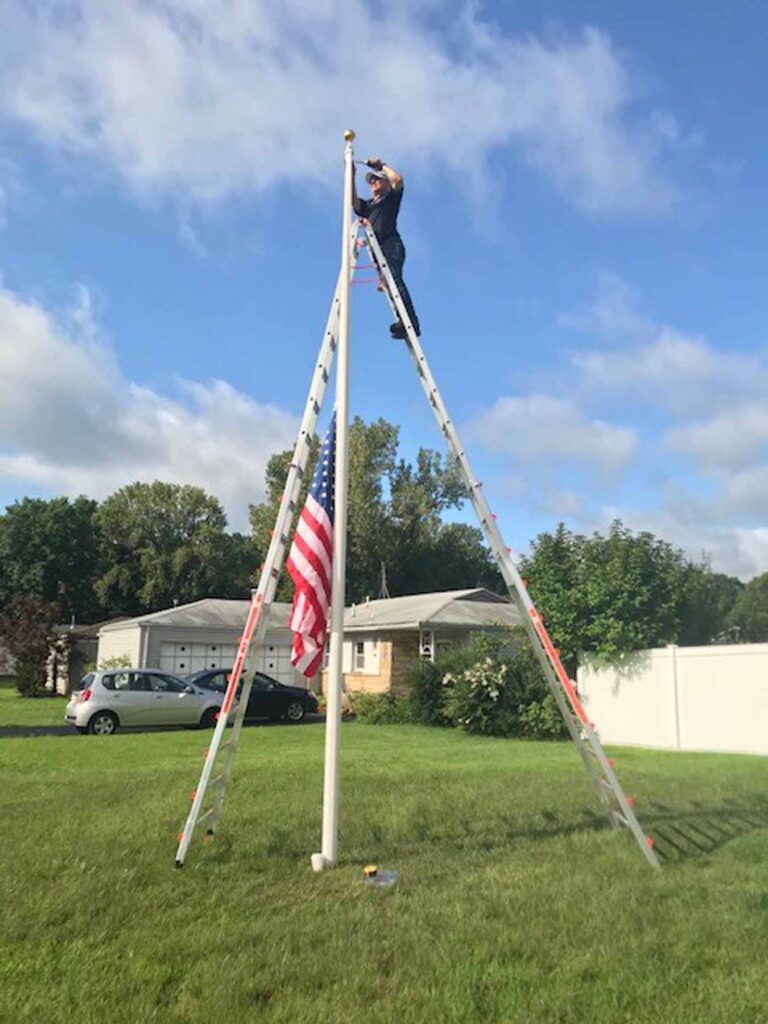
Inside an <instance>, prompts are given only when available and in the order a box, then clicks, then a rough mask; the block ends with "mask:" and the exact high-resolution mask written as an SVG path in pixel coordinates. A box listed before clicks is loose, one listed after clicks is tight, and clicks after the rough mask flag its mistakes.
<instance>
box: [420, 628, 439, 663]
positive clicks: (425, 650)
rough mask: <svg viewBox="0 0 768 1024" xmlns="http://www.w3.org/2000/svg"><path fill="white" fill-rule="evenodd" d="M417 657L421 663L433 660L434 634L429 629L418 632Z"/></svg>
mask: <svg viewBox="0 0 768 1024" xmlns="http://www.w3.org/2000/svg"><path fill="white" fill-rule="evenodd" d="M419 657H420V658H421V659H422V661H434V660H435V634H434V633H433V632H432V630H431V629H422V630H420V631H419Z"/></svg>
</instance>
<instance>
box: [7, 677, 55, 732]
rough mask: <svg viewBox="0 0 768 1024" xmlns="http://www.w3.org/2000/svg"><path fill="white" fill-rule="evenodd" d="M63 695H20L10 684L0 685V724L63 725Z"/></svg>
mask: <svg viewBox="0 0 768 1024" xmlns="http://www.w3.org/2000/svg"><path fill="white" fill-rule="evenodd" d="M66 706H67V701H66V698H65V697H58V696H57V697H53V696H45V697H22V696H21V694H20V693H19V691H18V690H17V689H16V687H15V686H14V685H12V684H10V683H9V684H7V685H3V686H0V726H3V725H65V724H66V723H65V721H64V709H65V708H66Z"/></svg>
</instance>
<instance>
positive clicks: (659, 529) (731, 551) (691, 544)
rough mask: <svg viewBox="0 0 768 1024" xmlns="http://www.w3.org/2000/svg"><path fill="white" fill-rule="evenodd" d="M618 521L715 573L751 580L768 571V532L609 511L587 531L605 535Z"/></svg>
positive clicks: (666, 514)
mask: <svg viewBox="0 0 768 1024" xmlns="http://www.w3.org/2000/svg"><path fill="white" fill-rule="evenodd" d="M617 517H618V518H620V519H621V520H622V521H623V522H624V524H625V525H626V526H629V527H630V528H631V529H632V530H636V531H639V530H648V531H650V532H651V533H653V534H655V535H656V536H657V537H660V538H662V539H663V540H666V541H668V542H669V543H670V544H672V545H673V546H674V547H677V548H680V549H681V550H682V551H683V552H684V553H685V554H686V555H687V557H688V558H690V559H691V560H693V561H695V562H700V561H701V560H702V559H704V558H706V559H707V560H709V562H710V564H711V566H712V568H713V569H714V570H715V572H724V573H727V574H728V575H731V576H738V577H739V579H742V580H745V581H746V580H750V579H752V578H753V577H755V576H759V575H761V574H762V573H764V572H767V571H768V529H766V528H763V527H747V526H741V525H728V524H725V523H724V524H722V525H713V524H712V523H710V522H708V521H707V518H706V516H705V517H704V518H702V519H699V518H697V517H695V516H693V517H689V516H677V515H674V514H672V513H670V512H669V511H667V510H664V509H661V510H657V511H653V512H637V511H634V510H631V509H617V508H612V509H610V510H609V511H607V512H606V513H605V514H604V515H603V516H601V517H600V518H599V520H597V521H595V522H592V523H590V526H589V528H590V529H596V530H601V531H605V530H607V528H608V526H609V525H610V522H611V521H612V520H613V519H615V518H617Z"/></svg>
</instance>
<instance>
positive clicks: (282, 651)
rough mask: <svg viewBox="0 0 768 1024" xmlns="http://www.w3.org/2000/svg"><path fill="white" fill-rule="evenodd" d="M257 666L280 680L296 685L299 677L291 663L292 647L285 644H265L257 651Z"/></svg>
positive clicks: (289, 684) (261, 670)
mask: <svg viewBox="0 0 768 1024" xmlns="http://www.w3.org/2000/svg"><path fill="white" fill-rule="evenodd" d="M256 668H257V669H258V670H259V671H260V672H266V674H267V675H268V676H272V678H273V679H277V680H278V682H281V683H287V685H288V686H296V685H297V679H296V676H295V675H294V671H293V665H292V664H291V648H290V647H288V646H287V645H283V644H264V646H263V647H260V648H259V649H258V651H257V652H256Z"/></svg>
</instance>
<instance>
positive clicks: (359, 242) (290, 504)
mask: <svg viewBox="0 0 768 1024" xmlns="http://www.w3.org/2000/svg"><path fill="white" fill-rule="evenodd" d="M353 238H354V245H353V256H352V265H351V273H353V272H354V270H355V268H356V266H357V261H358V259H359V257H360V251H361V249H363V248H364V247H366V246H367V247H368V249H369V252H370V255H371V259H372V262H373V264H374V267H375V269H376V270H377V272H378V274H379V276H380V280H381V288H382V290H383V291H384V293H385V295H386V298H387V301H388V302H389V305H390V307H391V309H392V312H393V314H394V315H395V316H396V317H397V318H398V319H399V320H400V321H401V322H402V323H403V325H404V326H405V329H406V334H407V337H406V339H405V344H406V346H407V348H408V350H409V352H410V354H411V357H412V359H413V361H414V363H415V364H416V369H417V372H418V375H419V380H420V381H421V385H422V388H423V390H424V393H425V394H426V396H427V398H428V400H429V403H430V405H431V406H432V409H433V411H434V414H435V418H436V419H437V422H438V426H439V427H440V430H441V432H442V433H443V435H444V437H445V439H446V441H447V442H448V446H449V448H450V449H451V452H452V454H453V456H454V457H455V459H456V460H457V462H458V464H459V466H460V468H461V472H462V475H463V477H464V482H465V484H466V486H467V489H468V492H469V495H470V499H471V501H472V505H473V506H474V509H475V512H476V514H477V517H478V520H479V522H480V525H481V527H482V529H483V532H484V535H485V538H486V541H487V542H488V544H489V546H490V548H491V551H492V553H493V556H494V558H495V560H496V562H497V564H498V566H499V569H500V571H501V574H502V576H503V578H504V581H505V583H506V585H507V588H508V590H509V593H510V596H511V597H512V599H513V601H514V603H515V605H516V606H517V608H518V610H519V611H520V615H521V619H522V623H523V626H524V627H525V629H526V632H527V633H528V636H529V637H530V640H531V642H532V644H533V649H534V651H535V652H536V655H537V657H538V659H539V662H540V663H541V666H542V669H543V671H544V676H545V678H546V681H547V684H548V686H549V689H550V691H551V693H552V695H553V697H554V699H555V701H556V703H557V706H558V708H559V710H560V712H561V714H562V716H563V718H564V720H565V724H566V726H567V728H568V732H569V733H570V735H571V737H572V739H573V741H574V743H575V744H576V747H577V749H578V751H579V753H580V755H581V758H582V760H583V762H584V766H585V767H586V769H587V771H588V773H589V775H590V777H591V779H592V782H593V784H594V787H595V791H596V794H597V797H598V800H599V802H600V804H601V806H602V807H603V810H604V811H605V814H606V816H607V818H608V821H609V822H610V824H611V826H612V828H614V829H619V828H627V829H628V830H629V831H630V832H631V834H632V836H633V837H634V839H635V841H636V842H637V844H638V846H639V847H640V849H641V851H642V853H643V855H644V856H645V858H646V860H647V861H648V862H649V863H650V864H651V865H653V866H654V867H659V861H658V858H657V856H656V853H655V850H654V848H653V845H654V844H653V839H652V838H651V837H650V836H647V835H646V834H645V833H644V832H643V829H642V827H641V826H640V823H639V822H638V820H637V817H636V815H635V812H634V810H633V800H632V798H631V797H628V796H627V795H626V794H625V793H624V790H623V789H622V787H621V783H620V782H619V780H618V778H617V776H616V773H615V772H614V770H613V761H612V760H611V759H610V758H608V757H607V756H606V754H605V751H604V750H603V747H602V744H601V743H600V739H599V738H598V735H597V733H596V731H595V726H594V724H593V723H591V722H590V721H589V716H588V715H587V713H586V711H585V709H584V706H583V705H582V703H581V701H580V700H579V696H578V693H577V692H576V687H575V684H574V682H573V680H571V679H569V677H568V673H567V672H566V671H565V668H564V666H563V664H562V662H561V660H560V655H559V653H558V651H557V649H556V648H555V646H554V644H553V642H552V640H551V638H550V636H549V633H548V632H547V629H546V626H545V625H544V620H543V619H542V617H541V615H540V614H539V612H538V611H537V610H536V608H535V606H534V604H533V601H532V600H531V598H530V596H529V594H528V591H527V589H526V586H525V583H524V582H523V579H522V578H521V576H520V574H519V573H518V571H517V568H516V566H515V563H514V560H513V558H512V551H511V549H510V548H508V547H507V546H506V544H505V543H504V539H503V537H502V535H501V531H500V530H499V527H498V524H497V522H496V517H495V516H494V515H493V514H492V512H491V510H490V507H489V505H488V502H487V501H486V498H485V495H484V494H483V491H482V483H481V482H480V481H478V480H477V478H476V477H475V475H474V473H473V472H472V468H471V466H470V464H469V460H468V458H467V455H466V453H465V451H464V449H463V447H462V444H461V441H460V440H459V436H458V433H457V432H456V428H455V426H454V424H453V422H452V420H451V419H450V417H449V415H448V410H447V408H446V406H445V403H444V402H443V399H442V396H441V394H440V391H439V390H438V387H437V384H436V383H435V380H434V377H433V376H432V373H431V371H430V369H429V364H428V363H427V360H426V357H425V355H424V351H423V349H422V347H421V343H420V341H419V339H418V337H417V335H416V332H415V330H414V328H413V324H412V323H411V320H410V318H409V316H408V312H407V310H406V308H405V305H404V303H403V300H402V297H401V296H400V292H399V290H398V288H397V285H396V283H395V280H394V277H393V276H392V272H391V270H390V268H389V265H388V264H387V261H386V259H385V257H384V254H383V253H382V251H381V247H380V245H379V242H378V240H377V238H376V236H375V234H374V232H373V230H372V228H371V226H370V224H369V223H368V222H367V221H366V220H364V219H363V220H359V221H358V222H357V224H356V225H355V227H354V231H353ZM340 284H341V275H340V276H339V282H338V284H337V287H336V293H335V295H334V298H333V302H332V303H331V310H330V313H329V315H328V322H327V325H326V330H325V334H324V336H323V342H322V345H321V348H320V356H319V359H318V363H317V366H316V368H315V373H314V376H313V378H312V384H311V386H310V390H309V396H308V399H307V404H306V408H305V411H304V418H303V419H302V422H301V427H300V430H299V436H298V439H297V442H296V448H295V451H294V455H293V459H292V461H291V466H290V471H289V473H288V478H287V480H286V484H285V490H284V492H283V497H282V500H281V503H280V509H279V511H278V515H277V521H276V524H275V530H274V533H273V536H272V541H271V544H270V547H269V551H268V552H267V557H266V560H265V562H264V565H263V566H262V570H261V577H260V580H259V585H258V588H257V589H256V590H255V591H254V593H253V595H252V598H251V605H250V608H249V612H248V618H247V621H246V625H245V629H244V631H243V635H242V637H241V639H240V644H239V646H238V652H237V658H236V660H235V665H234V668H233V670H232V673H231V676H230V681H229V683H228V685H227V692H226V695H225V698H224V702H223V704H222V709H221V713H220V715H219V718H218V720H217V723H216V728H215V730H214V734H213V739H212V741H211V744H210V746H209V748H208V750H207V751H206V755H205V762H204V765H203V770H202V773H201V776H200V781H199V783H198V786H197V789H196V790H194V791H193V794H192V806H191V808H190V811H189V814H188V816H187V820H186V823H185V825H184V829H183V831H182V832H181V833H180V835H179V837H178V840H179V842H178V849H177V852H176V865H177V866H178V867H181V866H182V865H183V863H184V859H185V857H186V854H187V851H188V849H189V845H190V843H191V842H192V839H193V836H194V834H195V832H196V830H197V829H198V828H200V827H201V826H205V830H204V834H203V841H204V842H205V841H206V840H210V839H211V838H213V836H214V834H215V830H216V826H217V824H218V821H219V818H220V816H221V810H222V805H223V801H224V795H225V792H226V788H227V785H228V783H229V781H230V779H231V775H232V763H233V761H234V756H235V752H236V750H237V745H238V742H239V739H240V732H241V729H242V724H243V718H244V715H245V709H246V705H247V703H248V695H249V692H250V687H251V680H250V679H249V678H248V677H247V676H246V678H245V679H244V682H243V689H242V693H241V695H240V698H239V703H238V706H237V711H236V713H235V720H234V727H233V729H232V733H231V736H230V738H229V739H228V740H226V741H225V740H224V735H225V730H226V726H227V721H228V718H229V717H230V713H231V711H232V707H233V704H234V700H235V694H236V691H237V686H238V682H239V680H240V677H241V675H242V672H243V668H244V665H245V660H246V657H247V655H248V651H249V649H250V646H251V643H256V644H257V645H258V644H259V643H260V642H261V641H262V639H263V636H264V630H265V628H266V618H267V609H268V608H269V606H270V605H271V603H272V601H273V599H274V593H275V588H276V586H277V581H278V579H279V577H280V572H281V570H282V566H283V561H284V559H285V556H286V552H287V547H288V540H289V537H290V529H291V523H292V519H293V515H294V512H295V511H296V503H297V499H298V496H299V491H300V488H301V483H302V480H303V478H304V473H305V469H306V465H307V459H308V456H309V451H310V439H311V437H312V435H313V434H314V431H315V427H316V424H317V419H318V415H319V413H320V409H321V407H322V402H323V398H324V395H325V388H326V385H327V383H328V378H329V374H330V369H331V365H332V362H333V356H334V353H335V350H336V334H337V329H338V315H339V286H340ZM206 802H207V803H206ZM204 807H206V809H204Z"/></svg>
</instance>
